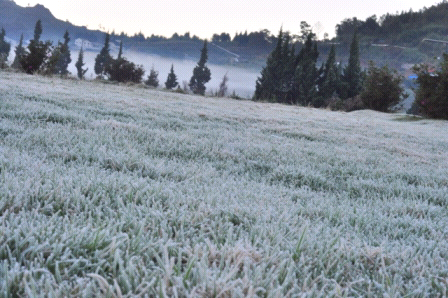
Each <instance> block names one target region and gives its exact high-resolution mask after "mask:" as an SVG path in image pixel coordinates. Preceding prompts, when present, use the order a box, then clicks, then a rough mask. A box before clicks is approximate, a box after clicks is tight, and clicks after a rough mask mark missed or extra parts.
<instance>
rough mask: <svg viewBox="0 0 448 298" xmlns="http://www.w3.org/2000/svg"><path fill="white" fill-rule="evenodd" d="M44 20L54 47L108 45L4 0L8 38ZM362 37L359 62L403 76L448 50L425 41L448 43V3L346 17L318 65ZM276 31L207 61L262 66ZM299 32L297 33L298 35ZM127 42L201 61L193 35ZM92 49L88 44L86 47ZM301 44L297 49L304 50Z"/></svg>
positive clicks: (235, 42)
mask: <svg viewBox="0 0 448 298" xmlns="http://www.w3.org/2000/svg"><path fill="white" fill-rule="evenodd" d="M38 19H40V20H41V21H42V26H43V34H42V39H44V40H47V39H49V40H52V41H53V42H54V43H56V42H57V41H58V40H62V36H63V35H64V32H65V30H68V31H69V33H70V38H71V44H70V46H71V47H73V48H75V49H76V48H79V46H80V45H81V41H83V42H84V45H85V47H87V48H85V49H86V50H88V51H89V50H90V51H95V52H96V51H99V49H100V48H101V47H102V44H103V42H104V35H105V32H102V31H100V30H89V29H87V28H86V27H85V26H75V25H73V24H71V23H70V22H69V21H62V20H58V19H56V18H55V17H54V16H53V14H52V13H51V12H50V10H49V9H47V8H46V7H44V6H43V5H39V4H38V5H36V6H34V7H22V6H19V5H17V4H16V3H15V2H14V1H11V0H0V27H4V28H5V30H6V37H7V38H9V39H10V40H11V39H12V40H15V41H18V40H19V38H20V35H21V34H22V33H23V34H24V40H25V42H27V41H28V40H30V39H31V38H32V37H33V32H34V25H35V24H36V21H37V20H38ZM355 30H357V31H358V33H359V35H360V51H361V60H362V64H363V65H364V66H366V65H367V61H368V60H374V61H375V62H377V63H378V64H389V65H390V66H392V67H395V68H397V69H399V70H401V71H403V72H406V71H407V70H408V69H409V66H412V65H413V64H415V63H421V62H424V61H430V60H431V59H433V57H437V56H441V54H442V53H443V52H444V51H448V46H447V45H445V44H443V43H435V42H429V41H425V42H424V41H423V39H425V38H427V39H428V38H429V39H435V40H447V42H448V3H447V2H446V1H444V2H442V3H440V4H438V5H434V6H431V7H429V8H424V9H422V10H420V11H418V12H413V11H412V10H411V11H408V12H401V13H399V14H396V15H394V14H386V15H383V16H381V17H377V16H371V17H369V18H367V19H366V20H358V19H357V18H351V19H345V20H343V21H341V23H340V24H338V25H337V26H336V33H337V35H336V37H335V38H333V39H332V40H324V41H318V50H319V52H320V56H319V62H318V63H321V62H322V61H324V60H325V59H326V56H327V54H328V52H329V49H330V46H331V44H335V45H336V54H337V59H338V60H339V61H342V63H345V62H346V61H347V59H348V55H349V51H348V50H349V43H350V41H351V38H352V36H353V32H354V31H355ZM276 33H277V32H274V34H273V33H271V32H269V31H268V30H260V31H258V32H250V33H247V32H244V33H242V32H241V33H238V34H236V35H235V36H234V37H233V38H231V37H230V35H229V34H225V33H222V34H220V35H218V34H215V35H214V36H213V38H212V41H211V42H210V44H209V62H210V63H214V64H237V65H239V66H243V67H250V68H257V69H259V68H261V66H263V65H264V64H265V62H266V58H267V56H268V55H269V53H270V52H271V51H272V50H273V47H274V46H275V44H276ZM294 33H297V32H294ZM120 41H123V43H124V48H125V49H129V50H135V51H138V52H144V53H148V54H157V55H160V56H164V57H174V58H180V59H192V60H196V59H198V58H199V51H200V49H201V47H202V43H203V42H204V41H203V40H202V39H200V38H198V37H197V36H195V35H193V36H191V35H190V33H189V32H187V33H185V34H183V35H179V34H177V33H175V34H174V35H173V36H171V37H164V36H156V35H151V36H146V37H145V36H144V35H143V34H141V33H139V34H135V35H133V36H128V35H126V34H123V33H122V34H116V33H115V32H112V33H111V42H112V44H111V46H112V48H113V47H114V46H115V47H116V46H118V44H119V42H120ZM87 45H88V46H87ZM300 47H301V44H300V43H298V44H297V45H296V49H297V50H298V49H300Z"/></svg>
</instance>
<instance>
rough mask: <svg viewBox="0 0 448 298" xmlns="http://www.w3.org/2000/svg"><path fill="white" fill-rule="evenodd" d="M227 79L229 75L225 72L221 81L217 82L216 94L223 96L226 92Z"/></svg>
mask: <svg viewBox="0 0 448 298" xmlns="http://www.w3.org/2000/svg"><path fill="white" fill-rule="evenodd" d="M228 81H229V77H228V76H227V73H226V74H225V75H224V77H223V78H222V81H221V83H220V84H219V90H218V94H217V95H218V96H219V97H224V96H226V94H227V82H228Z"/></svg>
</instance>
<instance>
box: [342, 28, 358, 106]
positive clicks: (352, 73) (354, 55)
mask: <svg viewBox="0 0 448 298" xmlns="http://www.w3.org/2000/svg"><path fill="white" fill-rule="evenodd" d="M343 82H344V85H345V90H344V94H343V95H341V97H342V98H344V99H345V98H351V97H355V96H356V95H358V94H359V93H360V92H361V90H362V72H361V62H360V60H359V41H358V34H357V33H356V31H355V33H354V34H353V40H352V43H351V45H350V56H349V59H348V65H347V67H346V68H345V69H344V75H343Z"/></svg>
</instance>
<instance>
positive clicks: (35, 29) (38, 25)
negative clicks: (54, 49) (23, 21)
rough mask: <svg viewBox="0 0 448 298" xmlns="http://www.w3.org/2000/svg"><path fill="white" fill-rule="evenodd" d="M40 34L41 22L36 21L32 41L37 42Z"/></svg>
mask: <svg viewBox="0 0 448 298" xmlns="http://www.w3.org/2000/svg"><path fill="white" fill-rule="evenodd" d="M41 34H42V22H41V21H40V20H37V22H36V26H35V27H34V39H33V40H34V41H36V42H38V41H39V40H40V35H41Z"/></svg>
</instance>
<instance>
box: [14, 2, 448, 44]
mask: <svg viewBox="0 0 448 298" xmlns="http://www.w3.org/2000/svg"><path fill="white" fill-rule="evenodd" d="M15 2H16V3H17V4H18V5H21V6H27V5H31V6H34V5H35V4H37V3H40V4H42V5H44V6H45V7H47V8H49V9H50V10H51V12H52V13H53V14H54V15H55V17H57V18H58V19H62V20H69V21H70V22H71V23H73V24H75V25H84V26H87V27H88V28H89V29H100V26H101V29H104V30H109V31H112V30H115V32H117V33H120V32H121V31H124V32H126V33H128V34H130V35H133V34H134V33H138V32H140V31H141V32H142V33H143V34H144V35H145V36H149V35H151V34H153V33H154V34H156V35H163V36H167V37H170V36H171V35H172V34H173V33H175V32H177V33H178V34H183V33H185V32H190V33H191V34H195V35H197V36H199V37H201V38H210V37H211V36H212V35H213V33H221V32H227V33H230V35H231V36H232V37H233V36H234V34H235V32H237V31H238V32H240V31H245V30H247V31H248V32H251V31H258V30H260V29H268V30H270V31H271V32H272V33H274V34H277V32H278V30H279V28H280V26H282V25H283V28H284V30H289V31H291V32H292V33H298V32H299V30H300V22H301V21H306V22H308V23H309V24H310V25H312V26H313V25H315V24H316V23H317V22H320V23H321V26H320V27H321V30H320V37H322V36H323V34H324V33H325V32H327V33H328V34H330V36H333V35H334V31H335V29H334V28H335V25H336V24H337V23H339V22H340V21H342V20H343V19H345V18H351V17H354V16H356V17H357V18H359V19H363V20H364V19H365V18H367V17H369V16H371V15H373V14H376V15H377V16H378V17H380V16H381V15H383V14H385V13H388V12H389V13H396V12H397V11H400V12H401V11H402V10H406V11H408V10H409V9H410V8H412V9H413V10H414V11H418V10H419V9H421V8H423V7H424V6H426V7H429V6H432V5H435V4H437V3H440V2H441V0H439V1H435V0H362V1H360V0H345V1H335V0H306V1H299V0H246V1H244V0H219V1H217V0H209V1H205V0H188V1H186V0H157V1H154V0H128V1H122V0H75V1H72V0H70V1H64V0H38V1H31V0H15ZM316 28H317V27H316ZM314 31H315V32H316V30H314ZM317 33H319V32H317Z"/></svg>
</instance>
